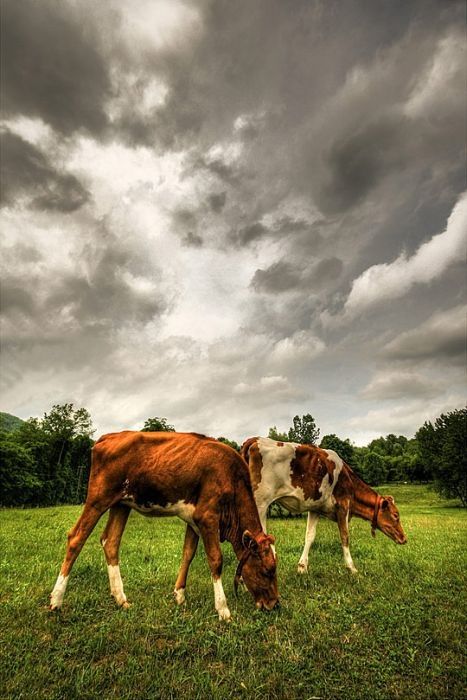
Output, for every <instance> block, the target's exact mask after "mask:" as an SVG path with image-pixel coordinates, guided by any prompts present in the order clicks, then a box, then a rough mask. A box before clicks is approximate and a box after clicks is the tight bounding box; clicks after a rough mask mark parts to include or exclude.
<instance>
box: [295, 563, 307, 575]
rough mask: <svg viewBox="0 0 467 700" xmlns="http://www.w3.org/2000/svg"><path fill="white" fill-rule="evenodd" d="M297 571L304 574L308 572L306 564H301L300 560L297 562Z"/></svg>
mask: <svg viewBox="0 0 467 700" xmlns="http://www.w3.org/2000/svg"><path fill="white" fill-rule="evenodd" d="M297 572H298V573H299V574H306V573H308V564H302V563H301V562H299V564H298V566H297Z"/></svg>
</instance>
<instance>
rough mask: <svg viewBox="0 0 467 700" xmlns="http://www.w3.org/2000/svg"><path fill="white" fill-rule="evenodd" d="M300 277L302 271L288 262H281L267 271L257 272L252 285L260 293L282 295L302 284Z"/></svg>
mask: <svg viewBox="0 0 467 700" xmlns="http://www.w3.org/2000/svg"><path fill="white" fill-rule="evenodd" d="M300 277H301V273H300V270H297V269H296V268H294V267H293V266H292V265H291V264H290V263H288V262H282V261H279V262H276V263H274V264H273V265H271V266H270V267H268V268H267V269H266V270H256V272H255V274H254V276H253V279H252V280H251V285H252V287H253V288H254V289H255V290H256V291H259V292H267V293H269V294H275V293H279V294H280V293H281V292H287V291H289V290H290V289H295V288H296V287H297V285H298V284H299V282H300Z"/></svg>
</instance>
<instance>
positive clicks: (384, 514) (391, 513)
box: [373, 496, 407, 544]
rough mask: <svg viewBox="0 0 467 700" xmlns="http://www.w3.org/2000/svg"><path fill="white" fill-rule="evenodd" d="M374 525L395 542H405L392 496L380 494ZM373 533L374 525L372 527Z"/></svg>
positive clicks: (405, 538)
mask: <svg viewBox="0 0 467 700" xmlns="http://www.w3.org/2000/svg"><path fill="white" fill-rule="evenodd" d="M375 515H376V518H375V519H374V520H375V522H374V525H376V527H377V528H378V530H381V532H384V534H385V535H387V536H388V537H390V538H391V539H392V540H394V542H397V544H405V543H406V542H407V537H406V535H405V532H404V530H403V529H402V525H401V522H400V516H399V511H398V510H397V507H396V504H395V503H394V499H393V497H392V496H380V499H379V508H378V510H377V511H376V510H375ZM373 534H374V527H373Z"/></svg>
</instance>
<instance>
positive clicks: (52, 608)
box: [48, 603, 62, 613]
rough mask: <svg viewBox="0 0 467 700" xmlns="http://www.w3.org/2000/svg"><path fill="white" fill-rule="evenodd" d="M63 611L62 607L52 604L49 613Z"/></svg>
mask: <svg viewBox="0 0 467 700" xmlns="http://www.w3.org/2000/svg"><path fill="white" fill-rule="evenodd" d="M61 609H62V606H61V605H55V604H53V603H50V605H49V610H48V611H49V613H59V612H60V611H61Z"/></svg>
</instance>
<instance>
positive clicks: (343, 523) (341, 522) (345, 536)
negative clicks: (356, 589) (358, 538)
mask: <svg viewBox="0 0 467 700" xmlns="http://www.w3.org/2000/svg"><path fill="white" fill-rule="evenodd" d="M336 515H337V525H338V526H339V534H340V536H341V543H342V552H343V554H344V562H345V565H346V567H347V568H348V570H349V571H350V572H351V573H352V574H356V573H358V572H357V569H356V568H355V565H354V563H353V560H352V556H351V554H350V549H349V507H348V505H345V506H339V507H338V508H337V511H336Z"/></svg>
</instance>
